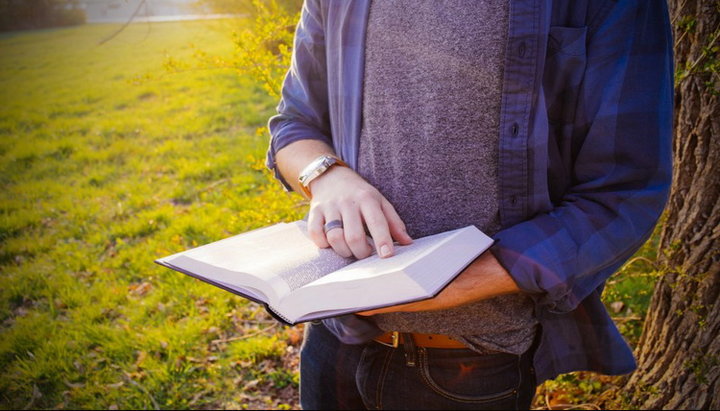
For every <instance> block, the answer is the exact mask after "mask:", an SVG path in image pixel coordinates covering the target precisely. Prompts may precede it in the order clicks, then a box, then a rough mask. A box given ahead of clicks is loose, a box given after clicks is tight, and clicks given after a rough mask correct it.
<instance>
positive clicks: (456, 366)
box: [300, 323, 536, 410]
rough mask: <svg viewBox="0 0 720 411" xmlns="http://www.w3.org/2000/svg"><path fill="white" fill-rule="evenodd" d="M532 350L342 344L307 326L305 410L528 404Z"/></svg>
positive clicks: (524, 406)
mask: <svg viewBox="0 0 720 411" xmlns="http://www.w3.org/2000/svg"><path fill="white" fill-rule="evenodd" d="M532 353H533V350H532V349H531V350H529V351H528V352H526V353H525V354H523V355H512V354H506V353H497V354H489V355H480V354H478V353H476V352H475V351H472V350H470V349H440V348H424V347H415V346H413V345H412V344H404V345H400V346H399V347H398V348H392V347H388V346H385V345H383V344H380V343H377V342H374V341H371V342H369V343H367V344H360V345H347V344H342V343H341V342H339V341H338V340H337V338H335V336H334V335H333V334H332V333H331V332H330V331H328V330H327V328H325V326H324V325H322V323H309V324H307V326H306V330H305V341H304V342H303V346H302V349H301V352H300V403H301V405H302V408H303V409H306V410H309V409H328V410H329V409H333V410H335V409H394V410H398V409H407V410H416V409H454V410H492V409H529V408H530V404H531V402H532V399H533V396H534V395H535V387H536V384H535V375H534V370H533V367H532Z"/></svg>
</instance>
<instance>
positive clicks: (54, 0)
mask: <svg viewBox="0 0 720 411" xmlns="http://www.w3.org/2000/svg"><path fill="white" fill-rule="evenodd" d="M85 20H86V16H85V11H84V10H83V9H82V8H81V7H80V4H79V2H78V0H0V31H10V30H28V29H41V28H48V27H62V26H73V25H77V24H83V23H85Z"/></svg>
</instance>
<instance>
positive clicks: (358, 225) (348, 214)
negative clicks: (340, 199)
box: [328, 208, 372, 259]
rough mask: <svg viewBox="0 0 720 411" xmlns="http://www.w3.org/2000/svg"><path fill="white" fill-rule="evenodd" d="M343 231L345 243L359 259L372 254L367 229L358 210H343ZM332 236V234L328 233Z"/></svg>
mask: <svg viewBox="0 0 720 411" xmlns="http://www.w3.org/2000/svg"><path fill="white" fill-rule="evenodd" d="M342 219H343V231H344V234H345V243H346V244H347V246H348V247H349V248H350V250H351V251H352V254H353V255H354V256H355V258H357V259H363V258H365V257H367V256H369V255H370V254H372V247H370V244H368V238H367V235H366V234H365V227H364V225H363V220H362V218H361V216H360V212H359V210H358V209H357V208H350V209H346V210H343V215H342ZM328 234H330V232H328Z"/></svg>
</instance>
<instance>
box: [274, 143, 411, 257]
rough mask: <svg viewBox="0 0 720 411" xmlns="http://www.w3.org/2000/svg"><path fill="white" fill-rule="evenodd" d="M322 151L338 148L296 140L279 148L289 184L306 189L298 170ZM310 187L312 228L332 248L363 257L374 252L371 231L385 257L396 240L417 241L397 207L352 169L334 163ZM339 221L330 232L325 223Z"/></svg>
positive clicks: (279, 160)
mask: <svg viewBox="0 0 720 411" xmlns="http://www.w3.org/2000/svg"><path fill="white" fill-rule="evenodd" d="M322 154H333V151H332V148H331V147H330V146H328V145H327V144H325V143H322V142H320V141H317V140H300V141H296V142H294V143H291V144H289V145H287V146H286V147H284V148H282V149H280V150H279V151H278V153H277V155H276V161H277V166H278V168H279V170H280V174H282V175H283V177H285V180H286V181H287V182H288V184H290V185H291V186H292V187H293V189H294V190H295V191H297V192H301V190H300V185H299V182H298V175H299V174H300V172H301V171H302V169H303V168H304V167H305V166H307V165H308V164H310V162H312V161H313V160H314V159H316V158H317V157H318V156H320V155H322ZM309 188H310V192H311V193H312V199H311V201H310V215H309V220H308V229H309V231H310V237H311V238H312V240H313V242H315V244H317V246H318V247H321V248H327V247H332V248H333V250H335V252H337V253H338V254H340V255H342V256H343V257H350V256H355V257H356V258H359V259H361V258H365V257H367V256H369V255H370V254H371V253H372V247H371V246H370V244H369V243H368V239H367V233H369V234H370V236H371V237H372V242H374V244H375V248H376V250H377V253H378V255H379V256H380V257H389V256H391V255H392V254H393V248H394V247H393V240H395V241H397V242H398V243H400V244H403V245H406V244H410V243H411V242H412V238H410V236H409V235H408V234H407V231H405V223H403V221H402V219H401V218H400V216H399V215H398V214H397V212H396V211H395V208H394V207H393V206H392V205H391V204H390V202H389V201H387V199H386V198H385V197H384V196H383V195H382V194H381V193H380V192H379V191H378V190H377V189H376V188H375V187H373V186H372V185H370V183H368V182H367V181H365V179H363V178H362V177H361V176H360V175H359V174H357V173H356V172H355V171H353V170H352V169H350V168H348V167H343V166H339V165H336V166H333V167H331V168H330V169H328V170H327V171H326V172H324V173H323V174H321V175H320V176H318V177H316V178H315V179H314V180H312V181H311V182H310V187H309ZM333 220H339V221H341V222H342V227H341V228H334V229H332V230H330V231H328V232H327V234H326V233H325V230H324V227H325V224H327V223H328V222H330V221H333ZM366 229H367V231H366Z"/></svg>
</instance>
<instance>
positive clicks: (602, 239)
mask: <svg viewBox="0 0 720 411" xmlns="http://www.w3.org/2000/svg"><path fill="white" fill-rule="evenodd" d="M672 46H673V43H672V32H671V27H670V23H669V18H668V13H667V5H666V4H665V2H664V1H663V2H616V3H615V6H614V8H613V10H611V11H610V12H609V13H608V14H607V16H606V17H605V18H604V20H603V21H602V22H601V23H599V25H598V26H597V29H596V30H594V32H593V33H592V35H591V36H590V37H589V38H588V40H587V43H586V47H587V48H586V53H587V54H586V56H587V65H586V67H585V72H584V77H583V79H582V81H581V83H580V84H579V86H578V87H579V89H578V91H577V96H578V99H577V101H578V103H577V107H576V113H575V116H574V120H573V122H572V136H571V138H572V155H571V158H572V160H571V163H570V168H569V171H568V174H569V181H570V182H569V184H568V188H567V189H565V190H564V192H563V193H562V196H561V198H560V200H559V201H556V202H555V206H554V208H553V209H551V210H549V211H548V212H544V213H541V214H538V215H535V216H533V217H532V218H530V219H528V220H526V221H524V222H521V223H519V224H516V225H513V226H510V227H506V228H505V229H503V230H501V231H500V232H498V233H497V235H496V236H495V237H496V239H497V240H499V241H498V242H497V244H496V246H495V247H494V248H493V254H494V255H495V257H496V258H497V259H498V260H499V262H500V263H501V264H502V265H503V266H504V267H505V268H506V269H507V270H508V272H509V273H510V275H511V276H512V277H513V279H514V280H515V282H516V283H517V284H518V286H519V287H520V289H521V290H523V291H525V292H527V293H529V294H530V295H531V296H532V297H533V298H534V299H535V301H536V303H537V304H539V305H540V306H541V307H544V308H545V309H547V310H549V311H551V312H557V313H564V312H569V311H572V310H574V309H575V308H576V307H577V306H578V304H580V302H582V301H583V300H584V299H585V298H586V297H587V296H589V295H590V294H591V293H592V292H593V291H594V290H596V289H598V288H599V287H602V286H603V284H604V282H605V280H606V279H607V278H608V277H609V276H610V275H612V273H613V272H615V270H617V269H618V268H619V267H620V266H621V265H622V264H623V263H624V262H625V261H626V260H627V259H628V258H629V257H631V256H632V254H633V253H634V252H635V251H637V250H638V248H639V247H640V246H641V245H642V244H643V243H644V241H645V240H646V239H647V238H648V237H649V236H650V235H651V233H652V231H653V228H654V226H655V224H656V222H657V220H658V218H659V216H660V215H661V213H662V210H663V208H664V206H665V203H666V201H667V196H668V193H669V188H670V182H671V174H672V150H671V147H672V145H671V139H672V105H673V98H672V96H673V62H672ZM548 183H549V184H550V185H552V184H553V183H554V182H553V181H549V182H548Z"/></svg>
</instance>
